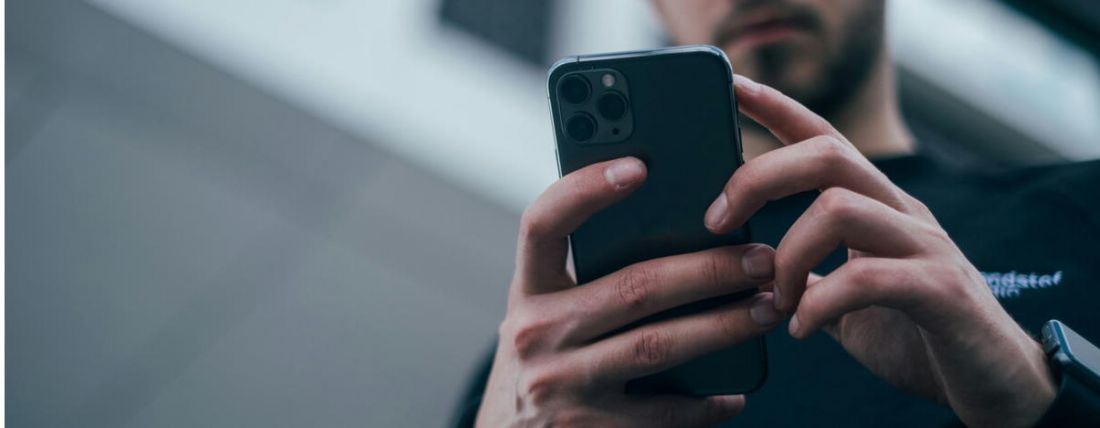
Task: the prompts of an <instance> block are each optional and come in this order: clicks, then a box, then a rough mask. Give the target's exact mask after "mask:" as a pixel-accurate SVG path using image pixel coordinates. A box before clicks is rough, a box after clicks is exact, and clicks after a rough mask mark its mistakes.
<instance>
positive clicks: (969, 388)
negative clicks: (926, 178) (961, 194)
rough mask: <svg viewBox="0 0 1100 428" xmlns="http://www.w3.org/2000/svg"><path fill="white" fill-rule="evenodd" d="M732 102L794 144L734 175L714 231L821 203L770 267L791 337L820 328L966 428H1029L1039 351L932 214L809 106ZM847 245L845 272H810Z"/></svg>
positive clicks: (756, 92) (744, 98)
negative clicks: (784, 201)
mask: <svg viewBox="0 0 1100 428" xmlns="http://www.w3.org/2000/svg"><path fill="white" fill-rule="evenodd" d="M735 91H736V96H737V99H738V103H739V104H740V109H741V111H742V112H743V113H745V114H746V115H748V116H749V117H751V118H752V119H753V120H755V121H757V122H759V123H760V124H761V125H763V126H764V127H766V128H768V129H769V130H770V131H771V132H772V134H774V135H775V136H776V137H777V138H778V139H779V140H780V141H782V142H783V143H784V145H785V146H784V147H782V148H779V149H776V150H773V151H771V152H768V153H766V154H763V155H761V156H759V157H757V158H755V159H753V160H751V161H749V162H746V163H745V165H743V166H742V167H741V168H739V169H738V170H737V171H736V172H735V173H734V175H733V177H731V178H730V180H729V183H728V184H727V185H726V188H725V190H724V191H723V193H722V194H721V195H720V196H719V197H718V199H717V200H715V202H714V204H713V205H712V206H711V207H710V209H709V210H708V211H707V214H706V218H705V222H706V224H707V227H708V228H709V229H711V231H713V232H715V233H724V232H727V231H730V230H733V229H735V228H737V227H739V226H741V225H742V224H744V223H745V222H746V221H747V220H748V219H749V217H750V216H752V214H753V213H754V212H756V211H757V210H759V209H760V208H761V207H762V206H763V205H764V204H765V203H766V202H767V201H771V200H776V199H779V198H782V197H785V196H789V195H793V194H795V193H799V192H803V191H807V190H813V189H817V190H820V191H821V195H820V196H819V197H818V198H817V200H816V201H815V202H814V203H813V204H812V205H811V206H810V208H809V209H807V210H806V212H805V213H803V214H802V216H801V217H800V218H799V219H798V220H797V221H796V222H795V223H794V225H793V226H791V228H790V230H789V231H788V232H787V234H786V236H784V237H783V239H782V241H781V242H780V244H779V247H778V249H777V253H776V256H775V272H776V275H775V289H774V292H775V303H776V307H777V308H778V309H779V310H781V311H783V312H787V313H792V312H793V315H792V316H791V320H790V324H789V327H790V334H791V335H792V336H794V337H796V338H805V337H807V336H809V335H810V334H811V333H813V332H815V331H816V330H818V329H824V330H825V331H826V332H828V333H829V334H830V335H832V336H833V337H834V338H835V339H836V340H837V341H839V342H840V343H841V344H842V345H843V346H844V348H845V349H846V350H847V351H848V352H849V353H850V354H851V355H852V356H853V357H854V358H856V359H857V360H858V361H859V362H861V363H862V364H863V365H864V366H866V367H867V368H868V369H870V370H871V371H872V372H873V373H875V374H876V375H878V376H880V377H882V378H884V379H886V380H887V381H889V382H891V383H893V384H894V385H896V386H898V387H899V388H902V389H905V390H908V391H912V392H915V393H917V394H919V395H921V396H923V397H925V398H928V399H932V400H937V401H940V402H943V403H946V404H948V405H949V406H951V408H952V410H954V411H955V413H956V414H957V415H958V416H959V418H960V419H962V421H963V422H964V423H966V424H967V425H969V426H1028V425H1031V424H1034V423H1035V422H1036V421H1037V420H1038V419H1039V418H1040V417H1041V416H1042V414H1043V412H1045V410H1046V409H1047V407H1049V405H1050V403H1051V402H1052V400H1053V398H1054V395H1055V385H1054V381H1053V379H1052V377H1051V374H1050V372H1049V370H1048V368H1047V365H1046V362H1045V358H1044V355H1043V352H1042V350H1041V347H1040V346H1039V344H1038V343H1037V342H1035V340H1033V339H1032V338H1031V337H1030V336H1029V335H1028V334H1027V333H1026V332H1025V331H1024V330H1023V329H1021V328H1020V327H1019V326H1018V325H1017V324H1016V322H1015V321H1014V320H1013V319H1012V318H1011V317H1010V316H1009V315H1008V314H1007V313H1006V312H1005V311H1004V309H1003V308H1002V307H1001V306H1000V304H999V303H998V302H997V300H996V299H995V298H994V297H993V295H992V293H991V291H990V290H989V288H988V287H987V286H986V284H985V280H984V279H983V278H982V276H981V274H980V273H979V272H978V270H977V269H976V268H975V267H974V266H973V265H972V264H971V263H970V262H969V261H968V260H967V259H966V257H965V256H964V255H963V254H962V251H960V250H959V248H958V247H957V246H956V245H955V243H954V242H953V241H952V240H951V238H950V237H949V236H948V235H947V233H946V232H945V231H944V230H943V228H942V227H940V225H939V223H937V222H936V219H935V218H934V217H933V215H932V213H931V212H930V211H929V210H928V208H927V207H925V205H924V204H922V203H921V202H920V201H918V200H916V199H915V198H913V197H912V196H910V195H908V194H907V193H905V192H904V191H902V190H901V189H900V188H898V187H897V186H896V185H894V183H892V182H891V181H890V180H889V179H888V178H887V177H886V176H885V175H884V174H883V173H882V172H881V171H879V170H878V169H876V168H875V167H874V165H872V164H871V162H870V161H868V160H867V159H866V158H865V157H863V155H861V154H860V153H859V151H857V150H856V148H855V147H854V146H852V144H851V143H849V142H848V141H847V139H845V137H844V136H843V135H841V134H840V132H838V131H837V130H836V129H834V128H833V126H832V125H830V124H829V123H828V122H826V121H825V120H824V119H822V118H821V117H819V116H817V115H816V114H814V113H813V112H811V111H810V110H808V109H806V108H805V107H803V106H802V105H801V104H799V103H797V102H796V101H794V100H792V99H790V98H788V97H786V96H784V95H783V94H781V93H779V92H778V91H776V90H774V89H772V88H770V87H767V86H764V85H761V84H758V83H756V82H753V81H751V80H749V79H747V78H744V77H742V76H737V77H736V78H735ZM1006 233H1010V231H1006ZM840 245H845V246H846V247H847V248H848V261H847V262H846V263H844V264H843V265H842V266H840V267H839V268H838V269H836V270H835V271H833V272H832V273H830V274H828V275H826V276H824V277H819V276H816V275H813V274H811V273H810V270H811V269H813V267H814V266H816V265H817V264H818V263H820V262H821V261H822V260H823V259H824V258H825V257H826V256H827V255H828V254H830V253H831V252H832V251H833V250H834V249H836V248H837V247H838V246H840ZM806 364H814V362H813V361H807V362H806Z"/></svg>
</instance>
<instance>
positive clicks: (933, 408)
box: [456, 156, 1100, 427]
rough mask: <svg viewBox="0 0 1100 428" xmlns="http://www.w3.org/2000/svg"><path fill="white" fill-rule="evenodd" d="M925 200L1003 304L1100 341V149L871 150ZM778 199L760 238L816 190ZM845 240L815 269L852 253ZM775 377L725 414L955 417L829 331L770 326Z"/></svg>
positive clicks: (473, 392) (771, 234) (882, 422)
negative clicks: (1038, 153) (957, 153)
mask: <svg viewBox="0 0 1100 428" xmlns="http://www.w3.org/2000/svg"><path fill="white" fill-rule="evenodd" d="M874 163H875V166H877V167H878V168H879V169H881V170H882V171H883V172H884V173H885V174H886V175H887V176H888V177H890V179H891V180H892V181H893V182H894V183H896V184H897V185H898V186H899V187H901V188H902V189H904V190H905V191H906V192H909V194H911V195H913V196H914V197H916V198H917V199H919V200H920V201H922V202H924V203H925V204H926V205H927V206H928V207H929V208H930V209H931V210H932V212H933V213H934V214H935V216H936V219H937V220H938V221H939V222H940V224H941V225H942V226H943V228H944V229H945V230H946V231H947V233H948V234H949V235H950V236H951V238H952V239H954V241H955V243H956V244H957V245H958V246H959V248H961V249H962V251H963V253H964V254H966V256H967V258H968V259H969V260H970V262H971V263H973V264H974V266H976V267H977V268H978V270H980V271H981V272H982V274H983V275H984V276H985V278H986V282H987V283H988V285H989V287H990V289H991V291H992V292H993V293H994V294H995V295H996V296H997V299H998V301H1000V303H1001V305H1002V306H1004V308H1005V310H1006V311H1007V312H1008V313H1009V314H1011V315H1012V317H1013V318H1014V319H1015V320H1016V322H1018V323H1019V324H1020V325H1021V326H1022V327H1023V328H1024V329H1025V330H1027V331H1028V332H1030V333H1032V334H1033V335H1036V336H1037V335H1038V332H1039V329H1040V328H1041V327H1042V324H1043V323H1044V322H1046V321H1047V320H1050V319H1052V318H1057V319H1060V320H1062V321H1063V322H1065V323H1066V324H1067V325H1069V326H1070V327H1072V328H1073V329H1074V330H1075V331H1077V332H1078V333H1080V334H1081V335H1082V336H1084V337H1086V338H1088V339H1089V340H1091V341H1092V342H1094V343H1100V161H1092V162H1084V163H1075V164H1067V165H1056V166H1045V167H1036V168H1027V169H1022V170H1017V171H1012V172H1009V173H1001V174H980V173H974V172H961V171H955V170H951V169H948V168H945V167H943V166H941V165H938V164H936V163H935V162H932V161H931V160H929V159H927V158H924V157H920V156H905V157H898V158H891V159H884V160H878V161H875V162H874ZM817 194H818V193H817V192H807V193H802V194H799V195H795V196H792V197H789V198H785V199H781V200H778V201H775V202H772V203H770V204H768V205H767V206H765V207H764V208H763V209H762V210H761V211H760V212H759V213H757V214H756V215H755V216H754V217H753V219H752V221H751V227H752V234H753V238H754V239H755V240H756V241H758V242H763V243H767V244H770V245H773V246H774V245H776V244H778V243H779V241H780V239H782V237H783V235H784V234H785V233H786V231H787V229H788V228H789V227H790V226H791V224H793V223H794V221H795V220H796V219H797V218H798V217H799V216H800V215H801V214H802V213H803V212H804V211H805V209H806V208H807V207H808V206H809V205H810V203H812V202H813V200H814V198H815V197H816V196H817ZM844 255H845V253H844V252H843V251H842V250H838V251H837V252H835V253H833V255H832V256H830V257H829V258H828V259H827V260H826V261H825V262H823V263H822V264H821V265H820V266H819V267H818V269H815V272H817V273H820V274H826V273H828V272H830V271H832V270H833V269H835V268H836V267H837V266H839V265H840V264H841V263H843V262H844ZM767 344H768V364H769V370H768V380H767V382H766V383H765V384H764V386H763V387H762V388H760V389H759V390H758V391H756V392H753V393H752V394H749V395H748V396H747V398H748V404H747V406H746V408H745V411H744V412H743V413H742V414H741V415H740V416H738V417H737V418H736V419H734V420H732V421H731V422H729V423H728V424H727V425H725V426H773V425H775V426H815V425H838V426H852V425H859V426H869V425H874V426H893V427H903V426H920V427H927V426H954V425H958V424H959V422H958V419H957V418H956V417H955V416H954V414H953V413H952V412H951V410H950V409H949V408H947V407H946V406H943V405H940V404H936V403H932V402H929V401H926V400H923V399H921V398H919V397H916V396H913V395H910V394H907V393H905V392H901V391H899V390H898V389H896V388H894V387H893V386H891V385H890V384H888V383H886V382H885V381H883V380H880V379H878V378H877V377H875V376H874V375H872V374H871V373H870V372H869V371H868V370H867V369H865V368H863V366H861V365H860V364H859V363H857V362H856V361H855V360H854V359H852V358H851V357H850V356H848V354H847V353H846V352H845V351H844V349H843V348H841V346H840V345H839V344H838V343H836V342H835V341H834V340H833V339H832V338H831V337H829V336H828V335H827V334H824V333H817V334H815V335H813V336H811V337H810V338H808V339H805V340H801V341H799V340H795V339H793V338H791V337H790V335H788V334H787V330H786V328H782V326H781V327H779V328H776V329H775V330H774V331H772V332H771V333H770V334H768V336H767ZM489 365H490V362H489V361H484V362H483V363H482V365H481V367H480V369H479V370H478V372H477V373H476V374H475V377H474V379H473V381H472V382H471V387H470V391H469V393H468V395H467V396H466V397H464V398H463V401H462V402H461V403H460V408H459V420H456V423H457V424H458V426H470V425H471V424H472V420H473V417H474V416H475V415H474V414H475V413H476V409H477V406H478V403H479V401H480V397H481V394H482V392H483V391H484V383H485V379H486V378H487V375H488V369H489Z"/></svg>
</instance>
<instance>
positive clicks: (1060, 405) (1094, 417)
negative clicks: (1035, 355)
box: [1037, 320, 1100, 427]
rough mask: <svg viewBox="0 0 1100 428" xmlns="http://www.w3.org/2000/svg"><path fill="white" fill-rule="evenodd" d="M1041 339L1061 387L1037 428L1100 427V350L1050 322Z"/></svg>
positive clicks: (1055, 323)
mask: <svg viewBox="0 0 1100 428" xmlns="http://www.w3.org/2000/svg"><path fill="white" fill-rule="evenodd" d="M1042 336H1043V337H1042V340H1043V351H1044V352H1046V354H1047V360H1048V361H1049V362H1050V367H1051V371H1052V373H1053V374H1054V376H1055V381H1057V382H1059V387H1058V395H1057V396H1055V398H1054V402H1053V403H1051V405H1050V408H1049V409H1048V410H1047V412H1046V414H1044V415H1043V418H1042V419H1040V420H1039V423H1038V425H1037V426H1040V427H1077V426H1081V427H1085V426H1087V427H1096V426H1100V348H1097V347H1096V345H1093V344H1092V343H1090V342H1089V341H1088V340H1086V339H1085V338H1084V337H1081V335H1079V334H1077V333H1076V332H1074V331H1073V330H1071V329H1070V328H1069V327H1067V326H1066V325H1065V324H1062V322H1061V321H1058V320H1050V321H1047V323H1046V324H1045V325H1044V326H1043V332H1042Z"/></svg>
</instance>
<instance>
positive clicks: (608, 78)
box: [600, 73, 615, 88]
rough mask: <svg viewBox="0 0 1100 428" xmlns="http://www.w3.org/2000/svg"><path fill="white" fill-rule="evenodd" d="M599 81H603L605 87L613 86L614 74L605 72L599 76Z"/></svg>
mask: <svg viewBox="0 0 1100 428" xmlns="http://www.w3.org/2000/svg"><path fill="white" fill-rule="evenodd" d="M600 81H601V82H603V86H604V87H605V88H610V87H612V86H615V76H613V75H611V73H605V74H604V75H603V77H601V78H600Z"/></svg>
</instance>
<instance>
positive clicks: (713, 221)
mask: <svg viewBox="0 0 1100 428" xmlns="http://www.w3.org/2000/svg"><path fill="white" fill-rule="evenodd" d="M729 204H730V203H729V201H728V200H727V199H726V194H725V193H722V194H720V195H718V199H715V200H714V202H713V203H711V204H710V208H707V214H706V215H705V216H703V224H705V225H706V226H707V228H708V229H710V230H720V229H719V227H721V226H722V223H724V222H725V219H726V212H727V211H729Z"/></svg>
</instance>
